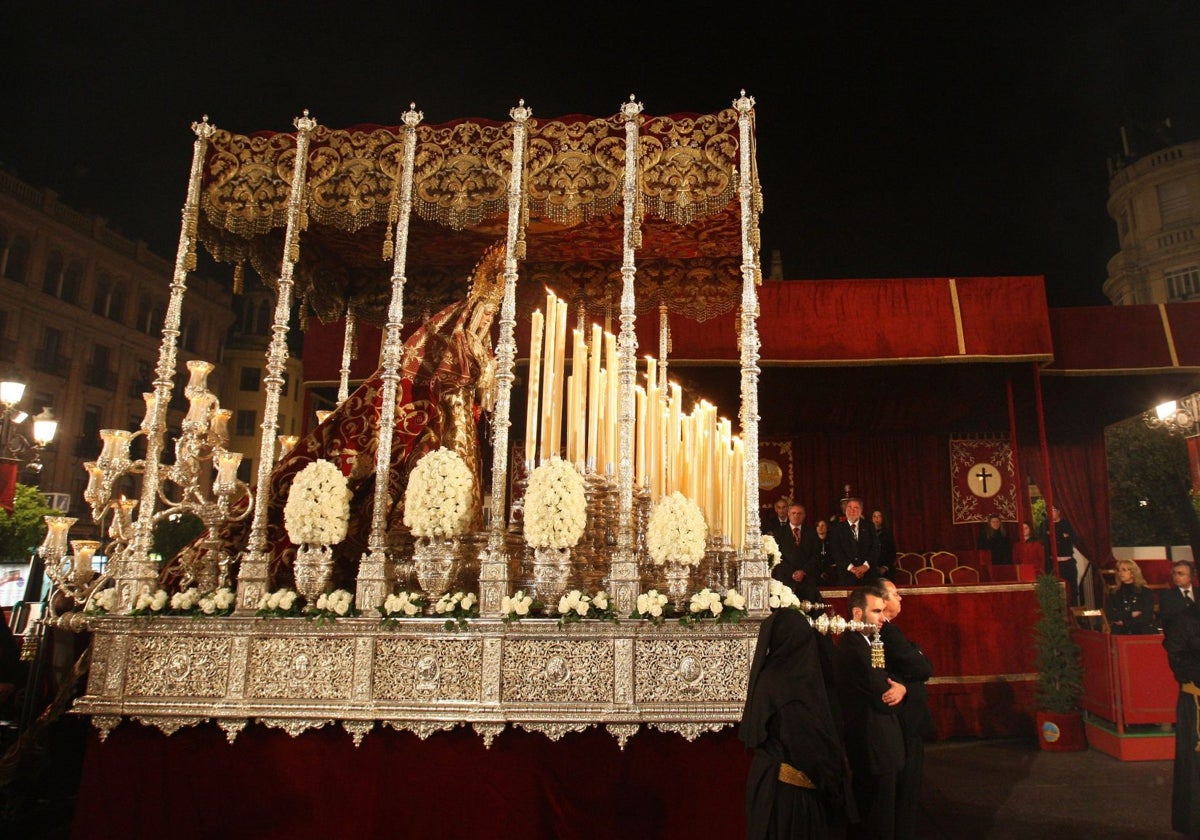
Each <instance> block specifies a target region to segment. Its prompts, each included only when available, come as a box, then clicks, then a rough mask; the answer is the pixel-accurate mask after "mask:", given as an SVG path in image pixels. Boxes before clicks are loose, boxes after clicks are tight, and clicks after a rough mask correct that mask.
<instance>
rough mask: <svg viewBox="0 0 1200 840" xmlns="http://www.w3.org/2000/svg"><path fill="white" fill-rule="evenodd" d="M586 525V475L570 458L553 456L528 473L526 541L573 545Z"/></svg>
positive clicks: (537, 545) (541, 545)
mask: <svg viewBox="0 0 1200 840" xmlns="http://www.w3.org/2000/svg"><path fill="white" fill-rule="evenodd" d="M586 526H587V496H586V495H585V494H584V489H583V476H581V475H580V474H579V471H578V470H577V469H575V466H574V465H573V464H572V463H571V462H570V461H564V460H562V459H561V458H551V459H550V460H549V461H546V462H545V463H544V464H542V465H541V466H540V467H538V468H537V469H535V470H534V471H533V472H532V473H531V474H530V476H529V486H528V487H527V488H526V490H525V543H526V545H529V546H532V547H533V548H572V547H573V546H574V545H575V544H576V543H578V542H579V538H580V537H582V536H583V531H584V528H585V527H586Z"/></svg>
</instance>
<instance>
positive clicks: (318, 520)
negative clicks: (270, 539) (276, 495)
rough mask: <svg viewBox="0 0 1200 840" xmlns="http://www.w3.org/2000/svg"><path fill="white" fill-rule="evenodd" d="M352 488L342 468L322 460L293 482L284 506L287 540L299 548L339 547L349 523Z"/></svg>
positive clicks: (308, 467) (303, 471)
mask: <svg viewBox="0 0 1200 840" xmlns="http://www.w3.org/2000/svg"><path fill="white" fill-rule="evenodd" d="M350 496H351V493H350V485H349V482H348V481H347V480H346V476H344V475H343V474H342V471H341V469H339V468H338V466H337V465H336V464H334V463H332V462H331V461H326V460H325V459H323V458H321V459H318V460H316V461H313V462H312V463H310V464H309V465H308V466H306V467H305V468H304V469H302V470H301V471H300V472H299V473H298V474H297V475H296V478H295V479H294V480H293V481H292V486H291V489H290V490H289V491H288V498H287V503H286V504H285V505H284V507H283V524H284V528H285V529H286V530H287V535H288V539H290V540H291V541H292V542H294V543H296V544H297V545H301V544H305V543H307V544H309V545H322V546H325V545H336V544H337V543H340V542H341V541H342V540H344V539H345V538H346V527H347V523H349V521H350Z"/></svg>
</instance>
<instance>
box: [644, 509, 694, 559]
mask: <svg viewBox="0 0 1200 840" xmlns="http://www.w3.org/2000/svg"><path fill="white" fill-rule="evenodd" d="M646 545H647V548H648V549H649V551H650V559H651V560H653V561H654V562H655V563H657V564H659V565H662V564H663V563H686V564H688V565H690V566H696V565H699V563H700V561H701V560H703V559H704V550H705V548H707V546H708V526H707V525H705V523H704V513H703V512H702V511H701V510H700V506H699V505H698V504H696V503H695V502H694V501H692V500H691V499H689V498H687V497H686V496H684V495H683V494H682V493H680V492H679V491H675V492H674V493H672V494H671V495H670V496H663V497H662V498H661V499H659V500H658V502H657V503H656V504H655V505H654V509H653V510H652V511H651V512H650V523H649V525H648V526H647V529H646Z"/></svg>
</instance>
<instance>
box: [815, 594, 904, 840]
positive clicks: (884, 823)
mask: <svg viewBox="0 0 1200 840" xmlns="http://www.w3.org/2000/svg"><path fill="white" fill-rule="evenodd" d="M877 591H878V590H874V589H872V588H870V587H859V588H858V589H855V590H854V591H853V592H851V593H850V598H849V600H848V605H849V608H850V617H851V618H853V619H857V620H858V621H865V622H868V623H870V624H872V625H874V626H875V627H878V626H879V625H880V623H881V622H882V621H883V604H884V602H883V598H881V597H879V595H878V594H877ZM874 632H875V631H873V630H868V631H866V632H865V633H864V632H853V631H851V632H847V633H845V634H844V635H843V636H842V638H841V639H840V640H839V641H838V645H837V652H836V653H835V654H834V661H833V665H834V676H835V682H836V685H837V697H838V703H839V705H840V707H841V714H842V723H843V727H844V728H843V735H844V737H843V743H844V744H845V745H846V758H847V760H848V761H849V762H850V771H851V775H852V777H853V790H854V800H855V802H856V803H857V805H858V817H859V822H858V823H856V824H854V825H852V826H851V827H850V832H849V833H848V835H847V836H848V837H850V838H864V840H868V838H869V840H891V838H893V837H894V836H895V828H896V777H897V774H898V773H899V772H900V770H901V769H902V768H903V767H904V736H903V734H902V733H901V731H900V722H899V720H898V713H899V711H900V706H901V703H903V701H904V696H905V694H906V693H907V689H906V688H905V687H904V685H903V684H902V683H898V682H896V681H895V680H892V679H890V678H889V677H888V675H887V671H886V670H885V663H884V656H883V653H884V651H883V650H882V645H881V646H880V649H879V650H878V651H877V652H876V655H875V656H872V642H871V641H870V640H869V639H868V635H874Z"/></svg>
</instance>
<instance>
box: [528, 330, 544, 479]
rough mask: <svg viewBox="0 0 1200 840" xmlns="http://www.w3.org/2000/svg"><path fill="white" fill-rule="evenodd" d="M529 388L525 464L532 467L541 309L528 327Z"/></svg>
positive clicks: (540, 373) (539, 380) (536, 427)
mask: <svg viewBox="0 0 1200 840" xmlns="http://www.w3.org/2000/svg"><path fill="white" fill-rule="evenodd" d="M529 330H530V331H529V390H528V392H527V393H526V395H525V464H526V466H527V468H529V469H532V468H533V465H534V463H535V459H536V458H537V442H538V437H537V432H538V414H539V409H540V406H539V403H538V389H539V388H540V386H541V380H542V310H540V309H535V310H534V312H533V320H532V322H531V323H530V327H529Z"/></svg>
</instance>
